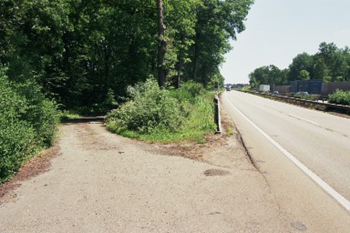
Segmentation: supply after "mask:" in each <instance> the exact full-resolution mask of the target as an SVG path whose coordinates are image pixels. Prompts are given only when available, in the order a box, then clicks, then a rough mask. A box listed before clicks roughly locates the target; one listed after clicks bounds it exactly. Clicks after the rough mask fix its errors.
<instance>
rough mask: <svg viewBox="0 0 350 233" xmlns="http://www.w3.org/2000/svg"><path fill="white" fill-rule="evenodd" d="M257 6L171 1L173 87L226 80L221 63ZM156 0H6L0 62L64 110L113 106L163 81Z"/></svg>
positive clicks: (168, 29)
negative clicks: (135, 89) (141, 85)
mask: <svg viewBox="0 0 350 233" xmlns="http://www.w3.org/2000/svg"><path fill="white" fill-rule="evenodd" d="M252 2H253V0H225V1H222V0H186V1H183V0H172V1H165V2H164V24H165V31H164V35H163V36H162V38H161V39H162V40H163V41H164V43H165V44H166V53H165V57H164V63H163V64H162V66H163V68H164V71H165V76H166V84H167V85H175V86H176V85H177V84H178V80H194V81H196V82H200V83H202V84H204V85H210V84H212V83H213V82H223V77H222V76H221V75H220V72H219V65H220V64H221V63H222V62H223V61H224V57H223V55H224V54H225V53H226V52H228V51H229V50H230V49H231V47H230V44H229V39H235V38H236V34H237V33H239V32H241V31H243V30H244V29H245V28H244V24H243V22H244V20H245V17H246V15H247V13H248V10H249V7H250V5H251V4H252ZM158 17H159V15H158V12H157V1H156V0H21V1H15V0H2V1H1V2H0V32H1V37H0V48H1V49H0V63H1V65H2V66H6V67H7V68H8V69H7V73H6V74H7V76H8V77H9V79H10V80H11V81H13V82H17V83H21V82H24V80H28V79H30V80H34V81H35V82H37V83H38V84H39V85H40V86H41V87H42V88H43V91H44V92H45V95H46V96H47V97H49V98H54V99H55V100H56V101H57V102H58V103H59V104H60V107H61V108H68V109H69V108H76V107H81V106H95V105H100V106H101V105H103V106H108V105H111V104H113V103H114V102H115V101H119V100H122V97H123V96H125V94H126V87H127V86H129V85H132V84H135V83H137V82H139V81H145V80H146V79H147V78H149V77H157V68H158V67H157V66H158V64H157V54H158V48H157V43H158V38H157V35H158V24H157V19H158Z"/></svg>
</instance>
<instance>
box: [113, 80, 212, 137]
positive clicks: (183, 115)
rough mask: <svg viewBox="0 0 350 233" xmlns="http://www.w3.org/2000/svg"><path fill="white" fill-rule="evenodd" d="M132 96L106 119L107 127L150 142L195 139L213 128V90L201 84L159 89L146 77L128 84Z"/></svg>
mask: <svg viewBox="0 0 350 233" xmlns="http://www.w3.org/2000/svg"><path fill="white" fill-rule="evenodd" d="M128 93H129V95H130V97H131V99H130V100H129V101H128V102H126V103H125V104H124V105H122V106H121V107H120V108H119V109H115V110H112V111H111V112H110V113H109V114H108V115H107V119H106V125H107V128H108V129H109V130H111V131H113V132H116V133H119V134H122V135H123V136H126V137H133V138H139V139H141V140H145V141H152V142H175V141H183V140H194V141H198V142H203V136H204V135H206V134H208V133H209V132H212V131H214V130H215V128H216V126H215V123H214V103H213V97H214V93H213V92H209V91H207V90H205V89H204V88H203V86H202V85H201V84H197V83H193V82H189V83H185V84H184V85H183V86H182V87H181V88H179V89H177V90H171V91H168V90H161V89H159V87H158V85H157V82H156V81H154V80H148V81H146V83H140V84H137V85H136V86H134V87H129V88H128Z"/></svg>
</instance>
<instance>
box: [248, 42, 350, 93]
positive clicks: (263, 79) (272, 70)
mask: <svg viewBox="0 0 350 233" xmlns="http://www.w3.org/2000/svg"><path fill="white" fill-rule="evenodd" d="M249 78H250V84H251V86H253V87H257V86H259V85H260V84H270V85H272V84H275V85H287V84H289V83H290V81H294V80H312V79H317V80H322V81H324V82H335V81H348V80H350V49H349V48H348V47H345V48H344V49H340V48H338V47H337V46H336V45H335V44H334V43H330V44H327V43H321V44H320V47H319V52H318V53H316V54H314V55H309V54H307V53H302V54H299V55H297V56H296V57H295V58H294V59H293V62H292V64H290V66H289V67H288V68H287V69H284V70H281V69H279V68H278V67H276V66H274V65H270V66H263V67H259V68H257V69H255V70H254V71H253V72H252V73H251V74H250V75H249Z"/></svg>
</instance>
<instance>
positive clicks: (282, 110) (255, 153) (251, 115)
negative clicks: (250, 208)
mask: <svg viewBox="0 0 350 233" xmlns="http://www.w3.org/2000/svg"><path fill="white" fill-rule="evenodd" d="M222 101H223V105H224V107H225V108H226V109H229V113H230V116H231V117H232V119H233V121H234V122H235V124H236V126H237V128H238V130H239V131H240V132H241V134H242V138H243V140H244V142H245V144H246V146H247V148H248V150H249V153H250V154H251V156H252V158H253V160H254V161H255V162H256V165H257V166H258V167H259V170H260V172H261V173H262V174H264V175H265V177H266V179H267V181H268V182H269V184H270V186H271V189H272V191H273V192H276V195H277V197H279V198H280V199H281V202H282V204H281V205H282V206H285V209H286V210H285V211H287V212H290V214H292V215H293V214H295V215H296V216H304V218H305V219H307V218H308V221H309V222H310V224H311V222H313V221H317V220H316V219H317V218H319V219H320V218H321V219H324V218H326V219H328V218H329V217H330V216H332V214H334V215H343V216H345V218H346V219H348V217H349V216H350V215H349V209H348V208H346V206H344V205H342V204H341V203H339V200H338V201H337V200H335V198H334V197H332V196H331V195H330V194H329V193H327V191H325V190H324V189H323V188H322V187H320V185H319V184H317V183H316V182H315V181H314V180H312V179H311V178H310V176H308V175H307V174H305V173H304V172H302V171H301V169H300V168H299V167H297V166H296V165H295V164H293V163H292V162H291V161H290V160H289V159H288V158H286V155H285V153H282V152H281V149H278V148H277V147H276V145H277V146H280V147H281V148H282V150H284V149H285V150H286V153H289V154H291V155H292V156H294V157H295V158H296V159H297V160H298V161H300V162H301V163H302V164H303V165H305V166H306V167H307V168H308V169H310V170H311V172H312V173H314V174H316V175H317V176H318V177H319V178H320V179H322V180H323V181H324V182H325V183H326V184H328V185H329V186H330V187H331V188H332V189H334V190H335V191H336V192H337V193H339V194H340V195H342V196H343V197H344V198H345V202H347V203H345V205H346V204H349V202H348V201H349V200H350V119H346V118H341V117H338V116H333V115H330V114H327V113H323V112H320V111H315V110H310V109H306V108H302V107H298V106H293V105H290V104H286V103H281V102H277V101H273V100H269V99H265V98H262V97H259V96H254V95H251V94H246V93H242V92H237V91H231V92H226V93H225V94H224V95H223V98H222ZM243 115H244V116H243ZM249 121H251V123H250V122H249ZM252 124H254V125H255V126H256V127H253V126H252ZM259 131H261V132H259ZM263 134H266V135H265V136H264V135H263ZM268 138H270V139H271V140H269V139H268ZM271 141H274V142H271ZM274 143H275V144H276V145H274ZM322 193H323V194H322ZM330 199H332V201H331V200H330ZM339 207H340V208H341V209H343V210H344V212H342V213H341V214H339V213H337V214H336V212H337V211H338V210H336V209H337V208H339ZM301 209H303V210H301ZM315 209H317V211H316V212H317V214H314V215H313V216H310V213H314V212H315ZM346 209H348V210H346ZM312 219H313V220H312ZM328 220H329V221H331V220H330V219H328ZM332 221H333V220H332Z"/></svg>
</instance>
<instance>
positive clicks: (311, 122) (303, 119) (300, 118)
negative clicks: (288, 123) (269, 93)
mask: <svg viewBox="0 0 350 233" xmlns="http://www.w3.org/2000/svg"><path fill="white" fill-rule="evenodd" d="M288 116H290V117H294V118H296V119H299V120H302V121H306V122H308V123H310V124H313V125H316V126H321V125H320V124H318V123H316V122H314V121H310V120H308V119H305V118H302V117H299V116H296V115H293V114H288Z"/></svg>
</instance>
